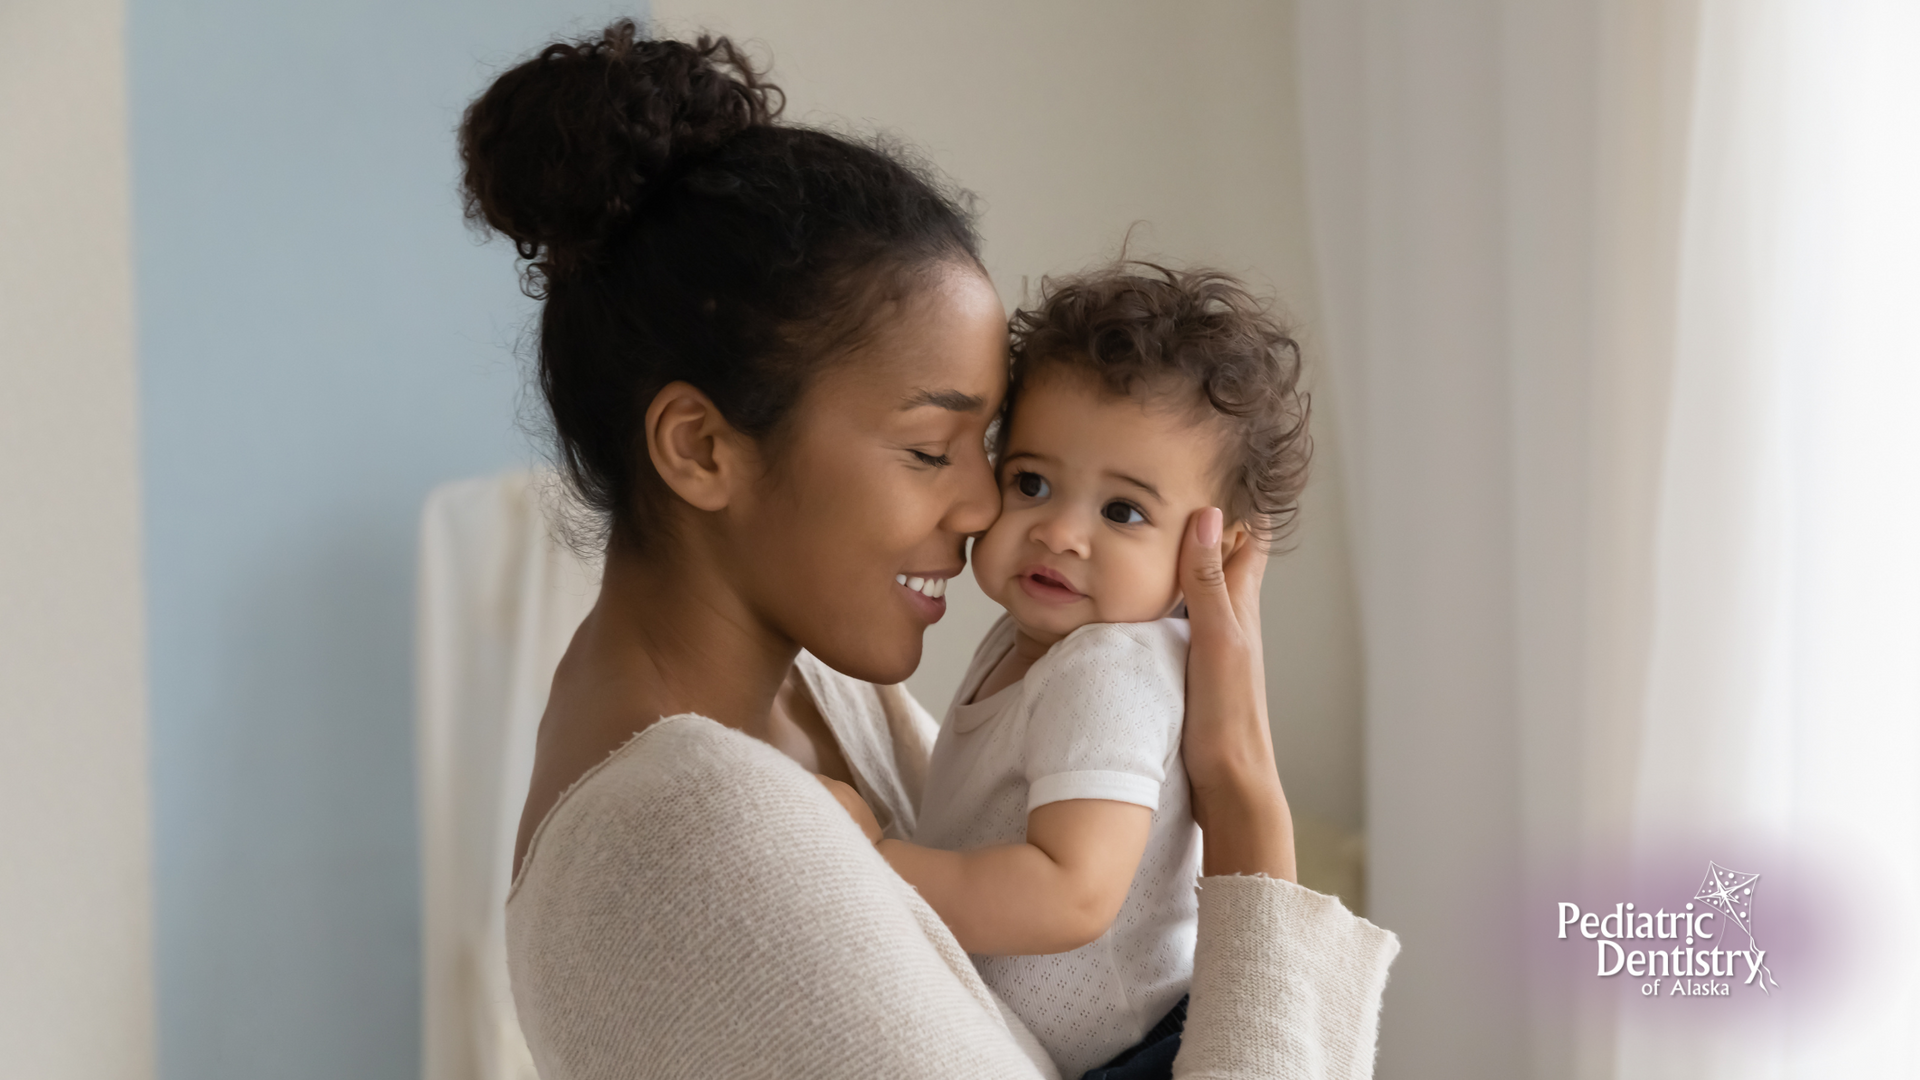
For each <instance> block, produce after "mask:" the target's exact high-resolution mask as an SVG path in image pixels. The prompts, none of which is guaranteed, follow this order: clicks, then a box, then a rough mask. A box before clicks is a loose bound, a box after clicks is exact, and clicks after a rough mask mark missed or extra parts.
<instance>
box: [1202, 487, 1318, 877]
mask: <svg viewBox="0 0 1920 1080" xmlns="http://www.w3.org/2000/svg"><path fill="white" fill-rule="evenodd" d="M1220 538H1221V514H1220V511H1219V510H1218V509H1216V508H1209V509H1206V510H1201V511H1199V512H1198V513H1196V514H1194V515H1193V517H1192V518H1191V519H1190V520H1189V521H1188V522H1187V535H1186V539H1185V541H1184V542H1183V544H1182V545H1181V550H1180V582H1181V587H1182V589H1183V590H1184V591H1185V594H1186V600H1187V619H1188V621H1189V623H1190V625H1191V627H1192V630H1193V641H1192V645H1191V647H1190V648H1189V650H1188V653H1187V719H1186V727H1185V732H1184V734H1183V735H1182V740H1181V751H1182V753H1183V754H1184V756H1185V758H1186V763H1187V779H1188V780H1189V781H1190V782H1191V784H1192V787H1193V819H1194V820H1195V821H1197V822H1199V824H1200V830H1201V832H1202V833H1203V834H1205V836H1206V846H1205V857H1204V858H1205V863H1204V866H1203V872H1204V873H1205V874H1207V875H1209V876H1214V875H1222V874H1264V875H1266V876H1267V877H1272V878H1284V879H1286V880H1287V881H1293V880H1295V877H1296V874H1295V870H1294V853H1293V814H1292V812H1291V811H1289V810H1288V808H1287V796H1286V792H1285V791H1283V790H1281V787H1280V774H1279V771H1278V770H1277V769H1276V767H1275V765H1274V759H1273V735H1272V733H1271V731H1270V730H1269V728H1268V726H1267V680H1266V668H1265V664H1264V658H1263V657H1262V655H1261V651H1260V579H1261V577H1262V575H1263V574H1264V573H1265V572H1266V563H1267V556H1266V552H1264V551H1262V550H1260V548H1259V547H1258V545H1256V544H1254V543H1251V542H1243V543H1241V544H1239V546H1238V550H1235V551H1232V552H1227V553H1223V552H1222V551H1221V544H1220ZM1223 555H1224V558H1223Z"/></svg>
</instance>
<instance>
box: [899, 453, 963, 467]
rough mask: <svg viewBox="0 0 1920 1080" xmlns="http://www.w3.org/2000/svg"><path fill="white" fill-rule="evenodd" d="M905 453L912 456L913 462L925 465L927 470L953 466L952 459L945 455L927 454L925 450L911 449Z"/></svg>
mask: <svg viewBox="0 0 1920 1080" xmlns="http://www.w3.org/2000/svg"><path fill="white" fill-rule="evenodd" d="M907 453H909V454H912V455H913V459H914V460H915V461H918V462H919V463H920V464H922V465H925V466H927V467H928V468H933V469H944V468H946V467H947V466H949V465H951V464H953V459H952V458H951V457H948V456H947V455H946V454H929V453H927V452H926V451H925V450H913V449H909V450H908V451H907Z"/></svg>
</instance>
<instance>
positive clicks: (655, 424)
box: [646, 382, 746, 512]
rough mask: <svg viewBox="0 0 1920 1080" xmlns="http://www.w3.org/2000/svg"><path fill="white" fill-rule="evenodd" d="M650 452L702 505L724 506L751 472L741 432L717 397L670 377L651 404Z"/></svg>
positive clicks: (676, 487)
mask: <svg viewBox="0 0 1920 1080" xmlns="http://www.w3.org/2000/svg"><path fill="white" fill-rule="evenodd" d="M646 437H647V456H648V457H649V458H651V459H652V460H653V467H654V469H655V470H656V471H657V472H659V474H660V479H662V480H664V481H666V484H667V486H668V487H670V488H672V489H673V492H674V494H676V495H678V496H680V497H681V498H682V499H685V500H686V501H687V503H688V504H689V505H691V506H693V507H694V508H696V509H699V510H706V511H709V512H712V511H716V510H724V509H726V507H727V504H728V503H729V502H731V501H732V498H733V490H734V487H735V485H736V484H738V483H739V482H740V480H741V479H742V478H743V477H744V476H745V475H746V470H745V469H744V468H743V465H744V462H743V461H742V460H741V451H742V442H743V439H742V436H741V435H740V433H739V432H738V431H736V430H735V429H734V426H733V425H732V424H730V423H728V422H727V418H726V417H724V416H722V415H720V409H719V408H718V407H717V406H716V405H714V403H713V399H711V398H709V397H707V395H706V394H704V393H701V392H700V390H699V389H697V388H696V387H694V386H693V385H692V384H691V383H684V382H671V383H668V384H667V385H665V386H663V387H661V388H660V392H659V393H657V394H655V395H653V403H652V404H651V405H648V406H647V426H646Z"/></svg>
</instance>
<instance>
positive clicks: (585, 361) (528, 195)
mask: <svg viewBox="0 0 1920 1080" xmlns="http://www.w3.org/2000/svg"><path fill="white" fill-rule="evenodd" d="M778 112H779V97H778V91H777V90H776V89H775V88H773V87H771V86H769V85H767V84H765V83H764V82H762V81H761V80H760V78H759V77H758V75H757V74H756V73H755V72H754V71H752V70H751V68H750V67H749V66H748V65H747V64H746V63H745V62H744V61H743V59H742V58H741V56H740V55H739V54H738V53H737V52H736V51H735V50H734V48H733V47H732V46H731V45H730V44H729V43H727V42H726V41H725V40H724V39H723V40H720V41H717V42H710V41H707V40H705V39H702V41H701V42H700V43H699V44H698V45H694V46H689V45H685V44H682V43H678V42H671V41H644V40H640V39H639V37H638V35H637V33H636V31H635V29H634V27H633V26H632V24H631V23H626V22H622V23H616V24H615V25H614V26H612V27H610V28H609V29H608V30H607V31H606V33H605V34H604V35H602V36H601V37H599V38H597V39H594V40H591V41H586V42H582V43H578V44H573V45H567V44H562V45H554V46H551V47H549V48H548V49H546V50H545V51H544V52H542V53H541V54H540V56H539V57H538V58H536V59H534V60H532V61H529V62H528V63H526V64H523V65H521V66H520V67H517V68H515V69H513V70H512V71H509V72H507V73H506V74H505V75H503V76H501V77H500V79H499V80H498V81H497V82H496V83H495V84H494V85H493V86H492V87H491V88H490V89H489V90H488V91H487V92H486V93H485V94H484V95H483V96H482V97H481V98H480V99H479V100H478V101H476V102H475V103H474V105H473V106H472V107H471V108H470V109H469V111H468V114H467V117H466V119H465V122H464V123H463V126H462V131H461V147H462V154H463V159H464V161H465V164H466V185H467V191H468V209H469V213H470V214H471V215H473V216H474V217H476V218H477V219H481V220H484V221H485V222H486V223H487V224H488V225H490V226H492V227H493V228H495V229H497V230H498V231H500V232H502V233H504V234H506V235H507V236H509V237H511V238H513V240H514V241H515V243H516V245H517V246H518V250H519V251H520V253H521V254H522V255H523V256H524V257H526V258H528V259H530V260H532V263H531V265H530V268H529V271H528V273H529V282H528V284H529V288H530V291H533V292H535V293H536V294H538V295H541V296H543V297H544V301H545V303H544V308H543V310H542V314H541V327H540V346H539V350H540V368H539V370H540V382H541V389H542V391H543V394H544V397H545V400H546V403H547V405H548V406H549V408H550V409H551V414H552V420H553V430H554V434H555V436H556V441H557V443H558V447H559V450H560V457H561V460H562V462H563V464H564V465H565V468H566V471H567V474H568V477H569V480H570V481H571V483H572V485H573V486H574V488H575V489H576V491H577V493H578V494H579V495H580V496H581V498H582V499H583V500H584V502H585V503H586V504H587V505H588V506H589V507H591V508H592V509H593V510H595V511H597V512H598V513H599V514H600V515H601V516H602V518H603V520H604V521H605V523H606V525H607V531H606V539H605V549H606V550H605V557H606V561H605V566H606V569H605V575H604V580H603V584H602V587H601V594H600V597H599V599H598V601H597V603H596V605H595V607H594V609H593V612H592V613H591V614H590V615H589V616H588V617H587V619H586V621H585V622H584V623H583V625H582V626H581V628H580V630H579V632H578V633H577V634H576V636H575V637H574V640H573V642H572V644H571V646H570V648H569V649H568V652H567V654H566V656H565V658H564V659H563V660H562V662H561V665H560V668H559V671H558V673H557V674H556V676H555V679H554V685H553V690H552V695H551V698H550V701H549V705H548V709H547V713H546V716H545V718H544V720H543V722H542V725H541V730H540V737H539V744H538V750H537V757H536V762H535V768H534V776H533V782H532V786H531V789H530V792H529V795H528V800H527V806H526V811H525V815H524V817H523V820H522V825H521V833H520V840H519V845H518V850H517V852H516V856H515V864H516V866H517V867H519V870H518V873H517V875H516V881H515V885H514V891H513V892H512V894H511V895H510V898H509V901H508V938H509V943H508V952H509V958H510V963H511V968H512V974H513V983H514V995H515V1000H516V1003H517V1005H518V1008H519V1011H520V1017H521V1023H522V1027H523V1028H524V1030H525V1032H526V1034H527V1037H528V1042H529V1045H530V1046H531V1048H532V1050H533V1052H534V1056H535V1060H536V1061H537V1062H538V1063H539V1066H540V1069H541V1073H542V1075H543V1076H544V1077H546V1080H572V1078H576V1077H578V1078H584V1077H601V1076H643V1075H644V1076H685V1075H699V1076H720V1077H732V1076H744V1075H765V1076H783V1077H785V1076H803V1077H804V1076H819V1077H842V1076H867V1075H872V1076H888V1077H906V1078H910V1080H911V1078H926V1080H932V1078H935V1077H962V1076H965V1077H1032V1076H1049V1075H1055V1073H1054V1071H1053V1069H1052V1066H1051V1064H1050V1063H1049V1062H1047V1061H1046V1060H1045V1057H1044V1055H1043V1054H1040V1053H1038V1052H1037V1049H1036V1047H1035V1045H1034V1044H1033V1041H1032V1039H1031V1036H1029V1035H1027V1034H1026V1033H1025V1031H1024V1029H1022V1028H1021V1027H1020V1025H1019V1023H1018V1021H1017V1020H1014V1019H1012V1018H1011V1017H1010V1016H1008V1015H1006V1014H1005V1013H1004V1010H1002V1009H1001V1008H1000V1007H999V1006H998V1004H997V1002H996V1001H995V1000H994V999H993V997H992V996H991V994H989V993H988V992H987V991H986V988H985V987H984V985H983V984H981V982H980V980H979V978H978V976H977V974H976V973H975V972H974V971H973V968H972V966H971V964H970V963H969V962H968V960H967V958H966V957H965V955H964V954H962V953H961V952H960V950H959V948H958V946H957V944H956V943H955V942H954V941H953V939H952V936H951V935H950V934H948V933H947V931H946V929H945V928H944V927H943V926H941V925H940V924H939V921H938V919H937V917H935V916H933V914H932V912H931V910H930V909H928V908H927V907H926V905H925V904H924V903H923V902H921V901H920V900H919V898H918V897H917V896H916V895H915V894H913V892H912V891H911V890H910V889H909V888H907V887H906V886H905V884H904V883H903V882H901V881H900V879H899V878H898V877H897V876H896V875H894V874H893V873H892V872H891V870H889V869H888V868H887V867H886V865H885V863H884V862H883V861H882V860H881V859H880V857H879V856H878V854H877V853H876V852H875V851H874V850H873V848H872V847H871V845H870V843H869V842H868V840H867V838H866V837H865V836H864V835H863V833H862V831H861V829H860V828H859V827H858V826H856V824H855V823H854V816H859V815H864V814H865V813H866V812H867V807H868V806H871V808H872V813H873V814H874V815H875V816H876V817H877V818H878V824H879V825H880V826H881V827H883V828H884V829H885V830H886V831H887V832H888V833H889V834H890V835H896V836H898V835H905V834H908V833H910V832H911V830H912V826H913V813H914V805H915V801H916V799H917V797H918V790H919V781H920V777H921V775H922V772H923V770H924V767H925V759H926V753H927V750H928V747H929V746H930V743H931V737H932V733H931V731H930V727H931V721H930V720H929V719H928V718H927V716H926V714H925V712H924V710H921V709H920V708H919V707H918V706H917V705H915V704H914V703H913V702H912V700H911V698H909V697H907V696H906V694H905V693H904V691H903V690H901V689H900V688H899V687H898V686H897V684H898V683H899V682H900V681H901V680H902V679H904V678H905V677H906V676H907V675H908V674H909V673H911V672H912V671H913V670H914V668H915V667H916V666H917V665H918V663H919V659H920V648H921V637H922V633H923V632H924V630H925V628H926V627H927V626H928V625H929V624H931V623H932V622H933V621H935V620H937V619H938V618H939V617H940V615H941V614H942V612H943V611H944V608H945V601H944V599H942V598H941V594H942V593H943V588H942V586H941V584H940V583H943V582H944V581H945V580H947V579H950V578H951V577H953V576H954V575H956V574H958V573H960V572H961V569H962V568H963V566H964V564H965V540H966V538H967V537H968V536H970V535H973V534H977V533H979V532H980V531H982V530H983V529H985V528H986V526H987V525H988V524H989V523H990V522H991V521H992V520H993V519H994V517H995V515H996V514H997V513H998V507H999V496H998V492H997V488H996V485H995V482H994V478H993V474H992V469H991V466H990V464H989V462H988V460H987V457H986V452H985V445H986V441H985V436H986V430H987V426H988V424H989V423H990V421H991V419H992V417H993V416H994V414H995V410H996V408H997V406H998V404H999V402H1000V400H1001V397H1002V396H1003V394H1004V391H1005V379H1006V361H1005V348H1006V326H1005V319H1004V312H1003V310H1002V309H1001V307H1000V304H999V301H998V299H997V297H996V295H995V293H994V291H993V289H992V287H991V285H990V283H989V282H988V281H987V278H986V275H985V273H984V271H983V270H982V269H981V265H980V261H979V257H978V244H977V239H976V237H975V235H974V231H973V228H972V224H971V222H970V221H969V220H968V218H967V216H966V215H965V214H964V213H963V212H962V211H961V210H960V209H959V208H958V207H957V206H956V205H955V201H954V199H952V198H951V197H949V196H947V195H945V194H943V193H942V192H941V191H939V190H938V189H936V188H935V187H934V186H933V185H932V184H931V183H930V182H929V181H928V180H927V179H926V178H925V177H924V176H923V175H922V174H921V173H920V172H918V171H917V170H915V169H913V168H911V167H909V166H908V165H906V164H903V163H902V162H901V161H900V160H899V158H898V155H897V154H894V153H889V152H885V151H881V150H876V149H874V148H872V147H868V146H862V145H859V144H856V143H853V142H850V141H848V140H846V139H842V138H839V137H836V136H833V135H829V134H826V133H822V132H817V131H811V130H807V129H803V128H796V127H788V126H784V125H780V124H778V123H776V118H777V115H778ZM1219 541H1220V516H1219V513H1218V511H1217V510H1216V511H1203V512H1202V513H1200V514H1197V515H1195V521H1194V522H1193V523H1191V525H1190V526H1189V537H1188V542H1187V557H1186V559H1185V562H1184V563H1183V574H1184V581H1185V582H1186V586H1187V595H1188V602H1189V607H1190V609H1191V612H1192V616H1193V650H1192V657H1191V661H1190V678H1189V683H1190V691H1189V703H1188V704H1189V715H1188V721H1187V725H1186V732H1187V734H1186V736H1185V741H1184V749H1185V752H1186V760H1187V766H1188V770H1189V774H1190V777H1191V779H1192V781H1193V791H1194V812H1195V817H1196V818H1197V819H1198V820H1199V821H1200V823H1201V826H1202V828H1203V829H1204V830H1205V838H1206V855H1205V859H1206V867H1205V869H1206V873H1207V875H1208V877H1206V878H1204V879H1203V880H1202V888H1201V898H1202V899H1201V927H1200V947H1199V950H1198V955H1197V957H1196V964H1195V976H1194V984H1193V993H1192V1005H1191V1011H1190V1014H1189V1020H1188V1025H1187V1031H1186V1036H1185V1042H1184V1045H1183V1046H1182V1049H1181V1057H1180V1059H1179V1062H1178V1067H1179V1068H1180V1070H1181V1071H1182V1073H1183V1074H1184V1075H1207V1076H1222V1077H1226V1076H1232V1077H1251V1076H1275V1075H1342V1076H1345V1075H1366V1074H1368V1073H1369V1072H1370V1071H1371V1064H1372V1048H1373V1035H1374V1024H1375V1017H1376V1015H1377V1010H1378V1004H1379V995H1380V990H1381V988H1382V986H1383V984H1384V980H1385V971H1386V966H1387V964H1388V963H1389V962H1390V961H1391V959H1392V956H1393V953H1394V952H1395V951H1396V950H1397V947H1398V946H1397V943H1395V942H1394V940H1393V938H1392V935H1390V934H1387V933H1385V932H1384V931H1381V930H1379V929H1377V928H1375V927H1372V926H1371V925H1370V924H1367V923H1366V922H1364V921H1363V920H1359V919H1356V918H1354V917H1353V916H1352V915H1350V914H1348V913H1347V912H1346V911H1345V909H1344V908H1342V907H1340V905H1339V903H1338V902H1337V901H1335V900H1332V899H1331V898H1328V897H1323V896H1320V895H1319V894H1316V893H1312V892H1310V891H1308V890H1305V889H1301V888H1300V887H1299V886H1297V885H1294V884H1292V883H1291V878H1292V877H1293V853H1292V827H1291V819H1290V817H1289V815H1288V812H1287V807H1286V801H1285V797H1284V795H1283V794H1282V792H1281V790H1280V785H1279V781H1278V777H1277V776H1276V774H1275V772H1274V768H1273V758H1272V748H1271V745H1270V743H1269V739H1268V735H1267V727H1266V721H1265V714H1264V692H1263V688H1262V687H1261V685H1260V677H1259V669H1258V667H1257V664H1256V662H1255V658H1256V657H1257V656H1258V655H1259V650H1258V632H1257V628H1256V626H1255V624H1254V614H1253V613H1254V611H1255V602H1256V598H1257V595H1258V587H1259V576H1260V569H1259V565H1258V562H1259V559H1258V557H1257V556H1256V555H1254V554H1253V553H1252V552H1251V551H1250V550H1249V551H1244V552H1241V553H1240V554H1239V555H1238V556H1237V557H1236V558H1235V559H1233V560H1232V561H1231V562H1230V563H1229V565H1227V566H1226V567H1224V568H1223V567H1222V566H1221V562H1220V549H1219ZM803 650H804V651H803ZM809 774H813V775H809ZM823 784H824V786H823ZM836 800H837V801H836ZM849 811H850V812H851V814H850V813H849ZM1236 875H1256V876H1236Z"/></svg>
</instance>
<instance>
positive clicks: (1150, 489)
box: [1107, 470, 1167, 502]
mask: <svg viewBox="0 0 1920 1080" xmlns="http://www.w3.org/2000/svg"><path fill="white" fill-rule="evenodd" d="M1107 475H1108V476H1111V477H1113V478H1114V479H1115V480H1118V481H1120V482H1121V483H1123V484H1132V485H1133V486H1134V487H1137V488H1139V489H1140V490H1141V491H1144V492H1146V493H1147V494H1148V495H1151V496H1153V498H1154V501H1156V502H1166V501H1167V499H1166V496H1164V495H1162V494H1160V489H1159V488H1157V487H1154V486H1153V485H1152V484H1149V483H1147V482H1146V481H1145V480H1141V479H1138V478H1136V477H1132V476H1128V475H1127V474H1126V473H1117V472H1113V471H1111V470H1109V471H1108V472H1107Z"/></svg>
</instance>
